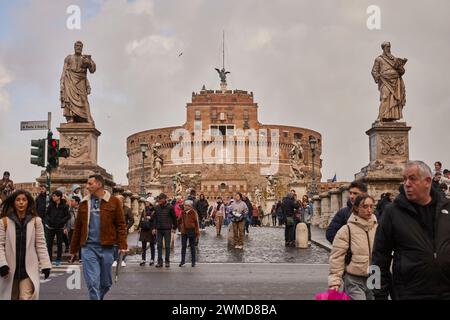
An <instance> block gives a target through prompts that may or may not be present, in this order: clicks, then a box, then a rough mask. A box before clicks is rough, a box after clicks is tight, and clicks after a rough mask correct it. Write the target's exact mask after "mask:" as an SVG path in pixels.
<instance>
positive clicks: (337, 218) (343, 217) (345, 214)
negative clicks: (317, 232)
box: [326, 200, 352, 243]
mask: <svg viewBox="0 0 450 320" xmlns="http://www.w3.org/2000/svg"><path fill="white" fill-rule="evenodd" d="M351 214H352V203H351V202H350V200H349V201H347V206H346V207H345V208H342V209H341V210H339V211H338V212H336V214H335V215H334V217H333V220H331V222H330V225H329V226H328V228H327V232H326V237H327V240H328V241H329V242H330V243H333V240H334V237H335V236H336V233H337V232H338V231H339V229H340V228H342V226H343V225H346V224H347V220H348V218H350V215H351Z"/></svg>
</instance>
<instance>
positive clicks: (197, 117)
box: [195, 110, 202, 120]
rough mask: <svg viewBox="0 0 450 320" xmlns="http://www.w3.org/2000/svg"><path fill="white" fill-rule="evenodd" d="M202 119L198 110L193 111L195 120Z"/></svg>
mask: <svg viewBox="0 0 450 320" xmlns="http://www.w3.org/2000/svg"><path fill="white" fill-rule="evenodd" d="M201 119H202V114H201V112H200V110H195V120H201Z"/></svg>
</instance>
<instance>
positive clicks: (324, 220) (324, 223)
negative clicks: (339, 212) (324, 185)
mask: <svg viewBox="0 0 450 320" xmlns="http://www.w3.org/2000/svg"><path fill="white" fill-rule="evenodd" d="M320 199H321V201H320V212H321V215H320V223H319V228H321V229H325V228H326V227H328V217H329V216H330V196H329V194H328V192H324V193H321V194H320Z"/></svg>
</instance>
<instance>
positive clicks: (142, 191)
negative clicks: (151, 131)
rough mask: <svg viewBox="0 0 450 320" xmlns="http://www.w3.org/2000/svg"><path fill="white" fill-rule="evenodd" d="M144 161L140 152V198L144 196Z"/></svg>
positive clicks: (143, 156)
mask: <svg viewBox="0 0 450 320" xmlns="http://www.w3.org/2000/svg"><path fill="white" fill-rule="evenodd" d="M144 159H145V153H144V152H142V173H141V197H144V194H145V186H144V183H145V181H144V180H145V177H144Z"/></svg>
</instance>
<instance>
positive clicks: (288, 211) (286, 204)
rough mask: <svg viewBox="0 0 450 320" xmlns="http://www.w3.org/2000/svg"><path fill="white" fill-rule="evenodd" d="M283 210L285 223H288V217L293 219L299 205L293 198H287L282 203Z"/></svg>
mask: <svg viewBox="0 0 450 320" xmlns="http://www.w3.org/2000/svg"><path fill="white" fill-rule="evenodd" d="M281 208H282V210H283V221H284V222H286V217H292V216H293V215H294V212H295V210H296V209H298V208H299V203H298V202H297V201H295V200H294V199H293V198H288V197H285V198H284V199H283V202H282V203H281Z"/></svg>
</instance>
